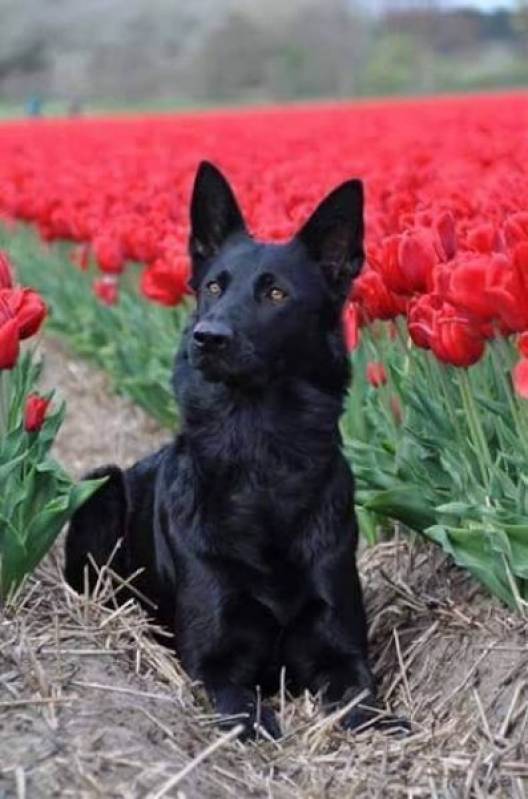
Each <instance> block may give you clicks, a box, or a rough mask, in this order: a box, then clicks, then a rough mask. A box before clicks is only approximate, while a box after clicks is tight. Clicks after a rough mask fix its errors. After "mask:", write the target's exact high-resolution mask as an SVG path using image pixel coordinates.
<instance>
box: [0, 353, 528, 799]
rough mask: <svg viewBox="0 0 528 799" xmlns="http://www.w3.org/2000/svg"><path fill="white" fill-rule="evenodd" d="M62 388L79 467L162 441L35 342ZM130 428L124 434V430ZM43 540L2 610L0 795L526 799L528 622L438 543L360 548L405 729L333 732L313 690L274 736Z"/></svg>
mask: <svg viewBox="0 0 528 799" xmlns="http://www.w3.org/2000/svg"><path fill="white" fill-rule="evenodd" d="M46 350H47V353H48V361H49V364H50V365H49V368H48V372H51V376H52V378H53V382H55V383H57V384H59V385H61V388H62V390H63V393H64V394H66V396H67V398H68V400H69V417H68V421H67V425H66V426H65V429H64V432H63V435H62V438H61V441H60V443H59V447H58V455H59V456H60V457H61V458H62V459H63V460H64V461H65V462H66V463H67V464H68V465H69V466H70V468H72V469H73V470H74V471H75V472H78V471H79V470H82V469H84V468H86V467H87V466H89V465H93V464H95V463H100V462H105V461H108V460H114V459H116V458H117V459H119V460H120V461H121V462H127V461H129V460H130V459H132V458H135V457H137V456H138V455H140V454H142V452H145V451H148V450H149V449H152V448H153V447H154V446H156V445H157V443H159V441H160V440H162V438H163V435H162V434H161V433H160V431H158V430H156V429H155V428H154V427H153V425H152V423H151V422H149V421H147V420H146V419H145V418H144V417H143V416H142V415H141V414H140V413H139V412H138V411H137V409H135V408H133V407H132V406H130V404H128V403H127V402H125V401H123V400H120V399H117V398H115V397H111V396H110V395H109V393H108V391H107V387H106V384H105V380H104V378H102V377H101V376H100V375H97V374H94V373H93V371H92V370H90V369H89V368H88V367H86V366H85V365H83V364H79V363H78V362H76V361H75V360H74V359H72V358H70V357H69V356H68V354H67V353H66V352H64V351H63V350H61V349H60V348H57V346H56V345H54V344H50V343H49V342H48V343H47V344H46ZM123 430H126V434H123V432H122V431H123ZM60 557H61V553H60V546H57V548H56V549H55V551H54V552H53V553H52V555H51V557H49V558H48V559H47V560H46V562H45V563H44V564H43V565H42V566H41V567H40V568H39V570H38V571H37V573H36V575H35V577H34V579H32V580H31V582H30V583H29V584H27V585H26V587H25V588H24V591H23V593H22V595H21V596H20V598H19V600H18V603H17V606H16V607H12V608H8V609H7V610H6V611H5V612H4V615H3V617H2V618H1V619H0V797H4V796H5V797H12V796H13V797H20V799H22V797H28V798H29V799H31V797H39V798H40V797H52V796H54V797H59V796H60V797H63V796H64V797H67V796H72V797H126V798H127V799H128V798H129V797H149V799H154V798H155V797H156V798H157V797H162V796H166V797H179V799H182V798H183V797H199V798H200V799H202V798H203V799H207V798H208V797H211V799H212V797H215V799H216V798H217V797H273V798H276V799H283V798H284V799H289V798H290V797H306V798H308V797H313V798H314V799H315V798H316V797H336V799H337V798H339V799H341V798H342V797H352V796H353V797H400V796H402V797H403V796H405V797H422V796H424V797H442V799H443V798H444V797H468V798H469V797H488V796H496V797H513V798H514V799H517V798H519V799H520V797H524V796H525V795H526V792H527V788H528V744H527V742H528V628H527V624H526V620H525V619H523V618H522V617H520V616H519V615H512V614H510V613H509V612H507V611H506V610H504V609H503V608H502V607H501V606H499V604H498V603H497V602H495V601H493V600H491V599H489V598H488V597H486V596H485V595H484V594H483V593H482V592H481V591H480V590H479V589H478V587H477V586H476V584H475V583H474V582H473V581H472V580H471V579H470V578H469V577H467V576H466V575H465V574H464V573H462V572H461V571H460V570H459V569H457V568H456V567H455V566H453V565H452V564H450V563H449V562H448V561H447V560H446V559H445V558H444V557H443V555H442V554H441V553H440V552H439V551H438V550H436V549H433V548H432V547H431V546H427V545H424V544H422V543H421V542H410V541H409V539H408V538H406V537H405V538H404V537H401V538H399V537H396V538H395V539H394V540H392V541H390V542H386V543H382V544H380V545H378V546H377V547H375V548H373V549H370V550H367V551H365V552H363V554H362V556H361V572H362V575H363V582H364V586H365V598H366V603H367V609H368V614H369V621H370V632H371V642H372V644H371V648H372V662H373V664H374V667H375V670H376V672H377V674H378V675H379V678H380V690H381V695H382V697H383V698H384V700H385V701H386V703H387V707H388V708H390V709H392V710H395V711H397V712H398V713H399V714H402V715H406V716H408V717H409V718H410V719H411V720H412V722H413V732H412V734H411V735H410V736H408V737H406V738H399V739H396V738H391V737H387V736H384V735H383V734H381V733H380V732H373V731H371V730H367V731H365V732H364V733H362V734H360V735H356V736H354V735H352V734H350V733H345V732H343V731H342V730H341V729H340V728H339V724H338V723H337V721H336V719H335V718H332V717H325V716H323V715H322V714H321V713H320V712H319V708H318V703H317V698H315V697H310V696H308V695H306V696H304V697H301V698H298V699H296V700H295V701H294V700H291V699H290V698H289V697H288V696H279V697H277V698H276V707H277V710H278V712H279V713H280V716H281V719H282V726H283V729H284V731H285V736H284V738H283V739H282V740H280V741H278V742H271V741H266V740H261V741H259V742H257V743H250V744H241V743H239V742H238V741H236V740H234V739H233V736H232V735H230V734H229V733H227V734H226V733H222V732H220V731H219V730H218V729H217V728H216V727H215V726H214V717H213V716H212V715H211V708H210V706H209V705H208V703H207V700H206V698H205V697H204V695H203V693H202V691H201V689H200V686H199V685H193V684H191V682H190V681H189V679H188V677H187V676H186V675H185V674H184V673H183V672H182V670H181V669H180V667H179V664H178V661H177V659H176V658H175V657H174V656H173V655H172V654H171V652H170V651H169V650H167V649H165V648H164V647H162V646H161V645H160V644H158V643H156V642H155V641H154V638H153V636H152V631H151V629H150V628H149V624H148V620H147V619H146V617H145V616H144V614H143V613H142V612H141V611H140V610H139V609H138V608H137V606H135V605H134V604H132V603H130V604H127V605H124V606H122V607H121V608H119V607H118V606H117V604H116V603H115V601H114V600H113V599H112V594H113V592H115V591H116V590H119V587H117V588H116V587H115V586H114V588H112V587H111V586H110V583H109V580H108V578H107V576H105V574H104V573H103V574H101V579H100V584H99V587H98V591H97V594H96V596H93V597H87V596H86V597H79V596H77V595H75V594H74V593H73V592H71V591H70V589H69V588H68V587H67V586H66V585H65V583H64V582H63V580H62V578H61V572H60Z"/></svg>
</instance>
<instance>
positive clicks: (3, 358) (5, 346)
mask: <svg viewBox="0 0 528 799" xmlns="http://www.w3.org/2000/svg"><path fill="white" fill-rule="evenodd" d="M0 314H1V306H0ZM19 350H20V339H19V332H18V324H17V321H16V319H12V318H11V319H6V320H5V321H4V322H2V321H1V318H0V369H12V368H13V366H14V365H15V364H16V362H17V360H18V354H19Z"/></svg>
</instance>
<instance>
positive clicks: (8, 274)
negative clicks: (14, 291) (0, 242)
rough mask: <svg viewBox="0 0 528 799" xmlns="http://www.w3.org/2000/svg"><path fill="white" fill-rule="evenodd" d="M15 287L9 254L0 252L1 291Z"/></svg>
mask: <svg viewBox="0 0 528 799" xmlns="http://www.w3.org/2000/svg"><path fill="white" fill-rule="evenodd" d="M12 286H13V270H12V267H11V263H10V261H9V258H8V257H7V254H6V253H5V252H1V251H0V289H10V288H12Z"/></svg>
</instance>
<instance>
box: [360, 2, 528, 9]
mask: <svg viewBox="0 0 528 799" xmlns="http://www.w3.org/2000/svg"><path fill="white" fill-rule="evenodd" d="M353 4H354V3H352V5H353ZM413 4H414V5H416V6H420V5H422V6H426V5H427V0H422V2H419V0H414V3H412V2H411V1H409V2H408V5H413ZM434 4H435V5H436V6H443V7H444V8H461V7H463V8H468V7H470V8H477V9H480V10H481V11H495V10H496V9H497V8H507V9H514V8H515V7H516V6H518V0H435V3H434ZM363 5H364V6H367V7H368V8H370V9H371V10H373V11H374V10H376V11H378V10H380V9H381V8H388V7H390V6H391V5H392V6H394V7H397V6H402V5H405V1H404V0H368V1H367V2H366V0H363Z"/></svg>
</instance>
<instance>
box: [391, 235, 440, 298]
mask: <svg viewBox="0 0 528 799" xmlns="http://www.w3.org/2000/svg"><path fill="white" fill-rule="evenodd" d="M398 262H399V266H400V271H401V274H402V276H403V281H404V288H403V290H402V289H400V291H402V293H406V294H414V293H415V292H417V291H425V290H426V289H427V287H428V285H429V284H430V280H431V274H432V271H433V269H434V267H435V266H436V264H437V263H438V262H439V257H438V253H437V251H436V249H435V245H434V236H433V233H432V231H428V230H416V231H412V232H409V233H406V234H404V235H403V236H402V237H401V238H400V242H399V246H398Z"/></svg>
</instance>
